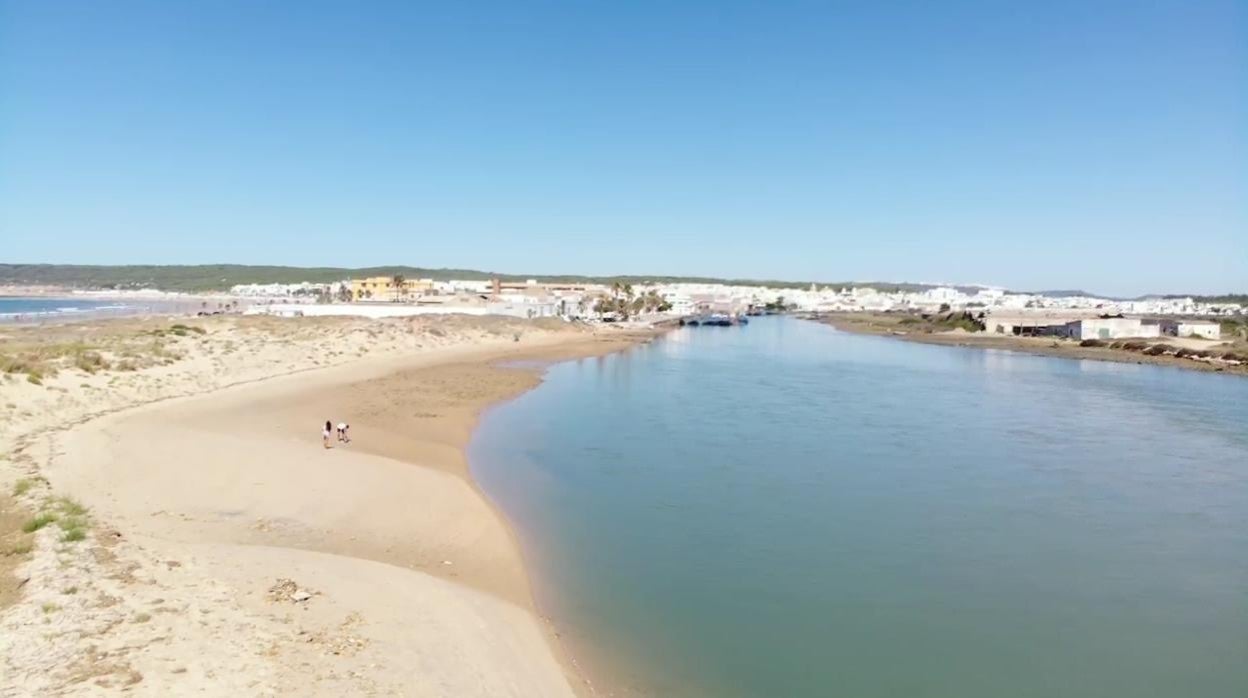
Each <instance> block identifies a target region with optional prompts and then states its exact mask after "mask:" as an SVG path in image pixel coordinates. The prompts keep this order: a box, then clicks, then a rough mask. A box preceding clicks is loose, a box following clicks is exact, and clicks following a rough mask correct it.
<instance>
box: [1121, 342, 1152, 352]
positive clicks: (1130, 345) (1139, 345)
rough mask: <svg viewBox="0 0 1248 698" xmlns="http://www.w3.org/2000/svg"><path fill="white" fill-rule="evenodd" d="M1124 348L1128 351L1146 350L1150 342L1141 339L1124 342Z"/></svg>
mask: <svg viewBox="0 0 1248 698" xmlns="http://www.w3.org/2000/svg"><path fill="white" fill-rule="evenodd" d="M1122 348H1123V349H1126V350H1127V351H1144V350H1145V349H1147V348H1148V344H1147V343H1146V342H1140V341H1130V342H1123V343H1122Z"/></svg>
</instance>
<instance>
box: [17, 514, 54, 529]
mask: <svg viewBox="0 0 1248 698" xmlns="http://www.w3.org/2000/svg"><path fill="white" fill-rule="evenodd" d="M55 521H56V514H53V513H52V512H50V511H45V512H43V513H42V514H39V515H37V516H35V517H34V518H32V519H30V520H28V521H27V522H26V523H24V524H22V532H23V533H34V532H35V531H38V530H39V529H41V528H43V527H44V526H47V525H48V524H50V523H53V522H55Z"/></svg>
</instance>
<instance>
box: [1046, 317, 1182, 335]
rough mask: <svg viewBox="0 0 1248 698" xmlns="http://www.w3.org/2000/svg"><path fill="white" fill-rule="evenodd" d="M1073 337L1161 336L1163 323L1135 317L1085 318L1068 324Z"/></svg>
mask: <svg viewBox="0 0 1248 698" xmlns="http://www.w3.org/2000/svg"><path fill="white" fill-rule="evenodd" d="M1066 336H1067V337H1070V338H1071V339H1080V340H1082V339H1133V338H1151V337H1160V336H1161V325H1160V324H1158V323H1156V322H1146V321H1144V320H1141V319H1140V318H1135V317H1104V318H1085V319H1082V320H1075V321H1074V322H1069V323H1067V324H1066Z"/></svg>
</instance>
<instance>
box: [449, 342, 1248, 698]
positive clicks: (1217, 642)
mask: <svg viewBox="0 0 1248 698" xmlns="http://www.w3.org/2000/svg"><path fill="white" fill-rule="evenodd" d="M471 457H472V462H473V468H474V471H475V473H476V475H477V477H478V478H479V480H480V481H481V484H482V486H483V487H484V488H485V489H486V491H487V492H489V493H490V495H491V496H492V497H494V498H495V499H496V500H497V501H498V502H499V504H500V505H501V506H502V507H503V509H504V510H505V511H506V512H507V514H508V516H509V517H510V518H512V519H513V521H514V522H515V523H516V524H517V527H518V528H519V530H520V533H521V537H522V539H523V540H524V543H525V547H526V555H527V556H528V558H529V560H530V563H531V567H532V568H533V571H534V574H535V576H536V581H537V584H538V595H539V603H540V604H541V606H542V607H543V609H544V610H545V611H546V612H547V613H549V614H550V615H552V616H553V618H554V619H555V622H556V625H557V626H558V627H559V628H560V630H561V631H562V632H563V633H564V635H565V636H566V637H568V638H569V639H570V641H571V644H572V645H573V646H574V647H576V648H577V650H578V652H579V653H580V655H581V656H582V657H583V658H584V659H585V660H586V661H587V663H588V664H589V665H590V666H591V667H593V668H594V670H595V672H596V674H597V675H598V676H603V677H605V678H607V679H609V680H610V681H611V682H612V683H615V684H616V685H621V684H622V685H626V686H630V687H632V688H635V689H638V690H640V691H643V692H647V693H652V694H656V695H662V696H685V695H691V696H692V695H714V696H854V697H857V696H949V697H950V698H954V697H956V698H968V697H977V696H983V697H992V698H1000V697H1001V696H1046V697H1048V696H1088V697H1094V696H1095V697H1097V698H1100V697H1104V696H1132V697H1133V698H1138V697H1141V696H1166V697H1172V696H1187V697H1195V696H1210V697H1212V696H1226V697H1228V698H1231V697H1233V698H1244V696H1248V380H1245V379H1242V378H1238V377H1233V376H1219V375H1212V374H1205V373H1197V372H1186V371H1182V370H1178V369H1172V368H1161V367H1153V366H1136V365H1127V364H1110V363H1098V362H1076V361H1068V360H1062V359H1050V358H1043V357H1033V356H1025V355H1018V354H1009V353H1005V352H990V351H979V350H969V349H962V348H955V347H938V346H925V345H919V344H909V343H905V342H900V341H895V340H890V339H886V338H879V337H865V336H857V335H849V334H844V333H840V332H837V331H835V330H832V329H831V328H828V327H824V326H821V325H815V324H813V323H806V322H802V321H797V320H789V319H779V318H775V319H773V318H767V319H761V320H760V321H757V322H755V323H753V324H751V325H750V326H749V327H747V328H741V329H735V328H697V329H688V330H682V331H679V332H676V333H674V334H672V335H670V336H668V337H666V338H664V339H663V340H661V341H658V342H656V343H654V344H651V345H648V346H644V347H640V348H637V349H635V350H632V351H629V352H626V353H622V354H618V355H615V356H610V357H605V358H602V359H589V360H583V361H579V362H574V363H566V364H560V365H557V366H555V367H553V368H552V369H551V370H550V372H549V376H548V380H547V382H546V383H545V384H544V385H543V386H542V387H540V388H538V389H537V390H535V391H533V392H531V393H528V394H526V395H524V396H523V397H521V398H519V399H518V400H516V401H514V402H512V403H509V404H506V405H504V406H501V407H499V408H496V409H495V410H493V411H491V412H490V413H489V414H488V415H487V416H486V418H485V420H484V422H483V424H482V427H481V429H480V430H479V432H478V434H477V436H476V439H475V441H474V443H473V446H472V450H471Z"/></svg>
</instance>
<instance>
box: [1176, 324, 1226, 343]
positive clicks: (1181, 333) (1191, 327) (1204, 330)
mask: <svg viewBox="0 0 1248 698" xmlns="http://www.w3.org/2000/svg"><path fill="white" fill-rule="evenodd" d="M1161 331H1162V332H1164V333H1166V334H1168V335H1170V336H1172V337H1201V338H1203V339H1213V340H1218V339H1221V338H1222V326H1221V325H1219V324H1218V323H1216V322H1204V321H1201V320H1162V321H1161Z"/></svg>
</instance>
